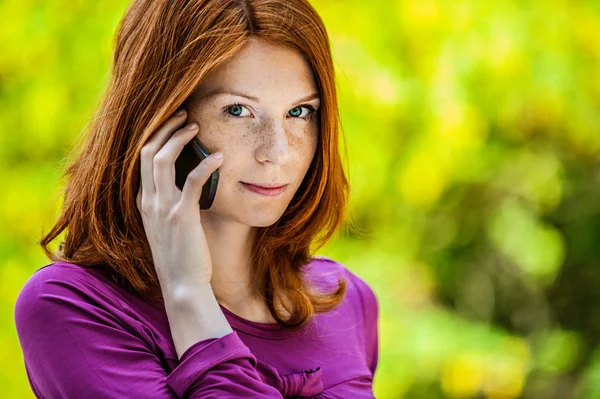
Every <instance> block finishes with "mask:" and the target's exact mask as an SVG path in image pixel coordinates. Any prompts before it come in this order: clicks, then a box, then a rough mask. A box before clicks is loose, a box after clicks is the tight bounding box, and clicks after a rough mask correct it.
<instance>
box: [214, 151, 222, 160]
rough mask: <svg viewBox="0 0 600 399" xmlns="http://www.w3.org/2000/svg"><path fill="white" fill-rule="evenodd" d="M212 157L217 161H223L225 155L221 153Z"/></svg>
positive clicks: (216, 153)
mask: <svg viewBox="0 0 600 399" xmlns="http://www.w3.org/2000/svg"><path fill="white" fill-rule="evenodd" d="M212 156H213V158H214V159H216V160H219V159H223V153H221V152H215V153H214V154H212Z"/></svg>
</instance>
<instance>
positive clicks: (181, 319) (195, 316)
mask: <svg viewBox="0 0 600 399" xmlns="http://www.w3.org/2000/svg"><path fill="white" fill-rule="evenodd" d="M163 299H164V302H165V310H166V312H167V317H168V319H169V326H170V328H171V336H172V338H173V342H174V344H175V350H176V351H177V357H178V358H181V355H182V354H183V353H184V352H185V351H186V350H187V349H188V348H189V347H190V346H192V345H193V344H195V343H196V342H199V341H202V340H205V339H208V338H220V337H223V336H225V335H227V334H229V333H231V332H233V329H232V328H231V326H230V325H229V322H228V321H227V319H226V318H225V315H224V314H223V311H222V310H221V308H220V307H219V303H218V302H217V299H216V297H215V295H214V292H213V289H212V287H211V285H210V284H208V285H205V286H200V287H193V288H192V287H185V286H179V287H178V288H177V289H173V290H169V291H168V292H164V291H163Z"/></svg>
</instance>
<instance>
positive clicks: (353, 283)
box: [307, 255, 378, 316]
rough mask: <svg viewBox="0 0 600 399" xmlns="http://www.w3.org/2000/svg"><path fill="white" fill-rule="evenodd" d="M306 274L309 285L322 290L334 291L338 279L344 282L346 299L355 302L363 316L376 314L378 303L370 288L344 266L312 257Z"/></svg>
mask: <svg viewBox="0 0 600 399" xmlns="http://www.w3.org/2000/svg"><path fill="white" fill-rule="evenodd" d="M307 274H308V276H309V280H310V282H311V283H313V284H315V285H317V286H318V287H319V288H323V289H328V290H331V289H334V288H335V287H336V286H337V284H338V281H339V280H340V279H345V280H346V292H347V294H346V295H347V297H348V298H349V299H350V300H356V301H357V302H358V303H360V305H361V307H362V312H364V314H365V315H369V314H370V315H373V314H375V316H376V313H377V309H378V301H377V296H376V294H375V292H374V291H373V289H372V287H371V286H370V285H369V284H368V283H367V282H366V281H365V280H364V279H363V278H361V277H360V276H359V275H358V274H356V273H355V272H353V271H351V270H350V269H349V268H348V267H347V266H346V265H344V264H342V263H340V262H338V261H336V260H334V259H331V258H329V257H326V256H322V255H316V256H313V261H312V262H311V263H310V264H309V267H308V269H307Z"/></svg>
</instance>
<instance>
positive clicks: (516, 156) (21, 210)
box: [0, 0, 600, 399]
mask: <svg viewBox="0 0 600 399" xmlns="http://www.w3.org/2000/svg"><path fill="white" fill-rule="evenodd" d="M312 3H313V4H314V5H315V7H316V8H317V10H318V12H319V13H320V14H321V16H322V17H323V20H324V21H325V24H326V26H327V27H328V30H329V34H330V37H331V41H332V45H333V51H334V58H335V61H336V68H337V73H338V75H337V76H338V83H339V96H340V106H341V112H342V123H343V128H344V132H345V135H346V137H347V143H348V151H349V155H350V159H349V161H350V169H349V173H350V181H351V184H352V198H351V199H352V201H351V205H352V206H351V211H352V217H353V219H354V220H355V222H356V224H357V225H358V226H359V228H360V229H361V233H360V234H350V233H346V234H343V235H342V236H341V237H339V238H338V239H337V240H335V241H333V242H331V243H330V244H329V245H327V246H326V247H325V248H323V250H322V251H321V253H322V254H324V255H328V256H331V257H334V258H335V259H337V260H338V261H340V262H342V263H344V264H346V265H347V266H348V267H349V268H351V269H352V270H354V271H355V272H356V273H357V274H358V275H360V276H361V277H363V278H364V279H365V280H366V281H367V282H368V283H369V284H370V285H371V286H372V287H373V289H374V290H375V292H376V294H377V296H378V299H379V304H380V312H381V313H380V316H381V318H380V326H379V327H380V365H379V369H378V372H377V375H376V378H375V394H376V396H377V397H378V398H386V399H387V398H394V399H396V398H410V399H413V398H482V397H485V398H519V397H524V398H531V399H538V398H540V399H541V398H544V399H553V398H557V399H558V398H560V399H562V398H571V397H573V398H600V360H599V359H600V355H599V351H598V340H599V337H600V322H598V320H600V306H599V305H600V290H598V289H597V287H598V286H600V270H599V269H598V267H597V263H598V262H597V259H600V249H599V246H598V245H597V243H598V242H599V241H600V202H599V201H598V198H600V184H599V179H598V176H600V165H599V161H600V45H599V44H598V38H599V37H600V3H599V2H597V1H591V0H589V1H571V2H568V1H564V0H563V1H554V2H549V1H537V2H517V1H509V0H506V1H446V2H444V1H440V0H438V1H433V0H419V1H408V0H405V1H391V0H390V1H386V0H380V1H372V2H365V1H356V0H345V1H340V0H337V1H335V0H313V1H312ZM126 5H127V1H124V0H107V1H103V2H95V3H91V2H82V1H71V2H65V1H53V2H36V1H30V0H23V1H20V2H15V1H4V2H0V15H3V16H6V17H5V18H3V23H2V25H1V26H0V39H1V41H2V43H3V50H2V57H0V104H1V105H2V107H3V109H4V110H5V111H4V112H2V113H0V129H1V131H2V134H1V135H0V178H2V180H3V182H4V191H3V195H2V196H1V197H0V220H1V221H2V225H3V227H4V228H3V229H2V232H1V233H0V259H1V263H0V317H1V320H2V321H1V322H0V353H2V354H3V356H2V357H1V358H2V361H1V363H0V384H1V385H2V386H3V397H7V398H11V397H14V398H25V397H32V395H31V393H30V390H29V386H28V383H27V379H26V376H25V370H24V367H23V363H22V356H21V353H20V349H19V344H18V340H17V337H16V333H15V330H14V322H13V318H12V310H13V307H14V300H15V298H16V296H17V294H18V292H19V290H20V287H21V286H22V285H23V284H24V282H25V281H26V279H27V278H28V276H29V275H30V274H31V273H32V272H33V271H34V270H36V269H38V268H39V267H41V266H43V265H44V264H46V263H48V261H47V259H46V258H45V257H44V256H43V254H42V251H41V249H40V248H39V247H38V246H37V245H36V244H35V240H37V239H38V238H39V237H40V235H41V233H42V232H44V231H47V230H48V228H49V227H50V226H51V223H52V222H53V220H54V218H55V216H56V215H57V212H58V209H59V207H60V198H57V196H58V193H59V189H60V184H61V182H60V175H59V172H60V168H61V167H62V165H63V162H64V159H65V157H66V156H67V155H68V154H69V151H70V149H71V147H72V146H73V145H74V143H75V142H76V141H77V140H78V137H79V135H80V132H81V131H82V129H83V128H84V126H85V124H86V123H87V122H88V120H89V118H90V117H91V115H92V112H93V109H94V106H95V105H96V103H97V101H98V100H99V98H100V95H101V91H102V88H103V87H104V84H105V82H106V78H107V76H108V70H109V64H110V57H111V51H112V39H113V34H114V29H115V27H116V25H117V22H118V20H119V18H120V17H121V15H122V13H123V11H124V9H125V7H126ZM15 365H16V366H15Z"/></svg>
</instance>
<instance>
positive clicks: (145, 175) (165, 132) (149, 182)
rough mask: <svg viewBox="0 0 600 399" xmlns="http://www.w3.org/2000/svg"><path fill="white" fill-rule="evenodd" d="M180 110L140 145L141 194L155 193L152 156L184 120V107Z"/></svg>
mask: <svg viewBox="0 0 600 399" xmlns="http://www.w3.org/2000/svg"><path fill="white" fill-rule="evenodd" d="M181 111H183V113H182V114H179V115H173V116H172V117H171V118H169V119H167V121H165V123H163V124H162V125H161V127H159V128H158V129H157V130H156V131H155V132H154V134H153V135H152V137H151V138H150V139H149V140H148V142H147V143H146V144H145V145H144V147H142V150H141V153H140V174H141V185H142V186H143V187H144V190H143V195H150V196H152V195H154V194H156V187H155V185H154V157H155V156H156V154H157V153H158V151H160V149H161V148H162V146H163V145H164V144H165V143H166V142H167V140H168V139H169V137H170V136H171V133H172V132H173V131H174V130H175V129H177V127H179V126H181V124H183V123H184V122H185V120H186V112H185V109H183V108H182V109H181Z"/></svg>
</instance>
